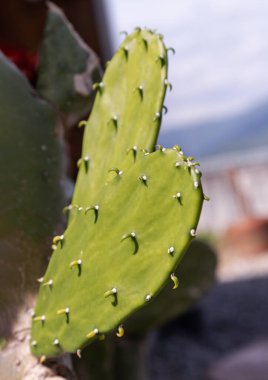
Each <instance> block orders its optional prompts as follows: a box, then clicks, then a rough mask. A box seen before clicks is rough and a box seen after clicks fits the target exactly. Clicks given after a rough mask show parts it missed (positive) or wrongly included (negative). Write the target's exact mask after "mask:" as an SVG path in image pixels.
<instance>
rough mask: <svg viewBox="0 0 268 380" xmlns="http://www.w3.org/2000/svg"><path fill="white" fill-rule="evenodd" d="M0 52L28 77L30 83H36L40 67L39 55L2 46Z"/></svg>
mask: <svg viewBox="0 0 268 380" xmlns="http://www.w3.org/2000/svg"><path fill="white" fill-rule="evenodd" d="M0 50H1V51H2V52H3V53H4V54H5V55H6V56H7V57H8V58H9V59H10V60H11V61H12V62H13V63H14V64H15V65H16V66H17V67H18V68H19V69H20V70H21V71H22V72H23V73H24V74H25V75H26V77H27V78H28V79H29V81H30V82H33V81H34V79H35V76H36V71H37V65H38V54H35V53H29V52H27V51H25V50H22V49H14V48H11V47H8V46H0Z"/></svg>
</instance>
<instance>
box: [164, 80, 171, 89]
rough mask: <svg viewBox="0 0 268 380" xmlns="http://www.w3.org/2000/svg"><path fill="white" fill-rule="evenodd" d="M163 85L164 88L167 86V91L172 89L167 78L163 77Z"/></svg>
mask: <svg viewBox="0 0 268 380" xmlns="http://www.w3.org/2000/svg"><path fill="white" fill-rule="evenodd" d="M164 86H165V87H166V88H169V91H172V88H173V86H172V84H171V83H170V82H169V81H168V79H165V80H164Z"/></svg>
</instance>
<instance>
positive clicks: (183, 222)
mask: <svg viewBox="0 0 268 380" xmlns="http://www.w3.org/2000/svg"><path fill="white" fill-rule="evenodd" d="M167 54H168V49H167V48H166V47H165V45H164V43H163V38H162V36H161V35H157V34H155V33H154V32H152V31H150V30H147V29H145V30H141V29H140V28H137V29H136V30H135V31H134V32H133V33H132V34H131V35H129V36H127V37H126V39H125V40H124V41H123V43H122V45H121V46H120V48H119V50H118V51H117V52H116V54H115V56H114V58H113V59H112V60H111V61H110V63H109V64H108V67H107V70H106V73H105V75H104V77H103V80H102V82H100V83H96V84H95V85H94V88H95V90H96V92H97V94H96V99H95V103H94V106H93V111H92V113H91V116H90V118H89V120H88V121H87V122H86V123H82V124H85V125H86V127H85V128H86V129H85V134H84V142H83V152H82V157H81V159H80V160H79V162H78V165H79V175H78V179H77V183H76V187H75V192H74V196H73V200H72V203H71V205H69V206H68V207H67V208H66V211H68V212H69V225H68V228H67V230H66V231H65V233H64V234H63V235H61V236H57V237H55V238H54V240H53V248H54V250H55V251H54V253H53V255H52V258H51V261H50V264H49V267H48V269H47V272H46V273H45V275H44V277H43V278H42V279H41V286H40V291H39V298H38V302H37V305H36V309H35V313H34V315H33V323H32V331H31V347H32V352H33V353H34V354H35V355H37V356H42V355H47V356H51V355H57V354H60V353H61V352H65V351H67V352H76V351H78V353H79V352H80V350H81V349H82V348H83V347H85V346H86V345H87V344H89V343H90V342H92V341H93V340H95V339H96V338H101V337H102V336H103V335H104V334H107V333H109V332H111V331H114V330H116V331H117V329H118V327H119V326H120V325H121V323H122V322H123V321H124V320H126V319H127V318H128V317H129V316H130V315H132V314H133V312H134V311H136V310H137V309H139V308H141V307H142V306H144V305H145V304H147V303H148V302H151V300H152V299H153V298H154V297H155V296H156V295H157V293H158V292H159V291H160V289H161V288H162V287H163V286H164V285H165V284H166V282H167V281H170V282H171V284H173V288H174V290H172V291H178V290H176V289H175V288H177V282H178V278H177V276H176V275H175V274H174V271H175V269H176V267H177V265H178V263H179V261H180V260H181V258H182V256H183V254H184V252H185V250H186V249H187V247H188V245H189V243H190V241H191V240H192V239H193V238H194V237H195V236H196V229H197V224H198V220H199V216H200V212H201V207H202V203H203V200H204V198H205V197H204V194H203V191H202V186H201V181H200V177H201V173H200V171H199V170H198V169H197V167H196V166H197V165H198V163H197V162H194V160H193V158H192V157H185V156H184V155H183V152H182V151H181V149H180V147H178V146H175V147H174V148H173V149H165V148H163V147H161V146H159V147H158V149H157V151H154V146H155V143H156V139H157V135H158V131H159V126H160V122H161V118H162V112H163V109H165V108H164V106H163V100H164V96H165V92H166V89H167V88H168V87H171V86H170V84H169V82H168V79H167V61H168V57H167ZM117 333H118V335H122V334H123V331H122V329H121V330H120V327H119V330H118V331H117Z"/></svg>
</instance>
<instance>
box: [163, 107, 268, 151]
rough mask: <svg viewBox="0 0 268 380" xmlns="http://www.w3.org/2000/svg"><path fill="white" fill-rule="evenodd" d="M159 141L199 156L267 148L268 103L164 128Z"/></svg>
mask: <svg viewBox="0 0 268 380" xmlns="http://www.w3.org/2000/svg"><path fill="white" fill-rule="evenodd" d="M158 142H159V144H162V145H164V146H166V147H172V146H173V145H175V144H178V145H181V146H182V149H183V151H184V152H185V154H187V155H193V156H195V157H196V158H200V157H208V156H211V155H217V154H224V153H225V152H226V153H227V152H235V151H241V150H247V149H248V150H251V149H252V148H257V147H261V146H262V147H263V146H267V149H268V104H262V105H260V106H258V107H255V108H254V109H250V110H249V111H247V112H244V113H243V114H240V115H236V116H234V117H230V118H226V119H221V120H215V121H211V120H210V121H208V122H207V123H204V122H202V123H200V124H198V123H196V124H194V125H191V126H187V127H186V126H184V127H183V128H181V127H180V128H177V129H176V130H175V129H171V130H169V131H165V130H162V131H161V133H160V136H159V139H158Z"/></svg>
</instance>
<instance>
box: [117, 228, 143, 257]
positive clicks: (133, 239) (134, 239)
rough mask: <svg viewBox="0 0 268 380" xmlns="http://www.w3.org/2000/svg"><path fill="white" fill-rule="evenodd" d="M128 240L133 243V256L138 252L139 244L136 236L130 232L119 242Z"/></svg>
mask: <svg viewBox="0 0 268 380" xmlns="http://www.w3.org/2000/svg"><path fill="white" fill-rule="evenodd" d="M128 238H130V239H131V240H132V241H133V243H134V245H135V249H134V252H133V255H135V254H136V253H137V252H138V250H139V243H138V240H137V235H136V233H135V232H130V233H128V234H125V235H123V236H122V238H121V241H123V240H125V239H128Z"/></svg>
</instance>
